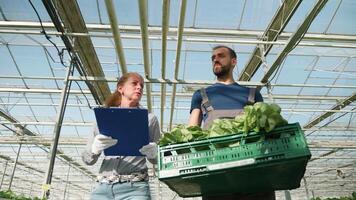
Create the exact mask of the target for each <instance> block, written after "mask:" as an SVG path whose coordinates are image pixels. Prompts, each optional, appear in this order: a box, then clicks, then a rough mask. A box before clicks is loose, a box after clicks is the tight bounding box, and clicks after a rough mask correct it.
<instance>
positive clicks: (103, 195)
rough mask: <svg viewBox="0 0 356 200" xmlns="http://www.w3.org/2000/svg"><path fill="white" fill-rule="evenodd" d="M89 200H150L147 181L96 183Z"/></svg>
mask: <svg viewBox="0 0 356 200" xmlns="http://www.w3.org/2000/svg"><path fill="white" fill-rule="evenodd" d="M90 199H91V200H151V195H150V188H149V185H148V182H147V181H140V182H133V183H130V182H124V183H114V184H108V183H96V185H95V186H94V189H93V191H92V193H91V195H90Z"/></svg>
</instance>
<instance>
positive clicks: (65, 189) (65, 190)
mask: <svg viewBox="0 0 356 200" xmlns="http://www.w3.org/2000/svg"><path fill="white" fill-rule="evenodd" d="M69 173H70V165H69V166H68V171H67V179H66V185H65V186H64V193H63V200H65V199H66V194H67V188H68V181H69ZM68 193H69V192H68Z"/></svg>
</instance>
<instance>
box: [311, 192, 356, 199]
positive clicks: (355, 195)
mask: <svg viewBox="0 0 356 200" xmlns="http://www.w3.org/2000/svg"><path fill="white" fill-rule="evenodd" d="M310 200H356V192H353V193H352V194H351V197H333V198H320V197H316V198H312V199H310Z"/></svg>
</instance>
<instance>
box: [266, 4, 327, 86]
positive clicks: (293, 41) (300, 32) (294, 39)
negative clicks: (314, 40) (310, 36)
mask: <svg viewBox="0 0 356 200" xmlns="http://www.w3.org/2000/svg"><path fill="white" fill-rule="evenodd" d="M326 3H327V0H319V1H318V2H317V3H315V5H314V7H313V9H312V10H311V11H310V12H309V14H308V15H307V16H306V18H305V19H304V21H303V23H302V24H301V25H300V26H299V27H298V29H297V31H296V32H295V33H294V34H293V35H292V36H291V37H290V39H289V40H288V43H287V44H286V45H285V47H284V49H283V50H282V51H281V52H280V53H279V55H278V56H277V58H276V60H275V61H274V62H273V64H272V65H271V66H270V67H269V68H268V70H267V72H266V73H265V74H264V76H263V78H262V79H261V82H262V83H267V82H268V79H269V78H270V77H271V75H272V74H273V73H274V72H275V70H276V69H277V68H278V67H279V66H280V65H281V63H282V62H283V60H284V59H285V58H286V57H287V55H288V53H289V52H290V51H292V50H293V49H294V48H295V47H296V46H297V45H298V43H299V42H300V41H301V40H302V38H303V37H304V34H305V33H306V32H307V31H308V28H309V27H310V25H311V23H312V21H313V20H314V19H315V17H316V16H317V15H318V13H319V12H320V11H321V10H322V9H323V7H324V6H325V4H326Z"/></svg>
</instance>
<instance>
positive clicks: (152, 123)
mask: <svg viewBox="0 0 356 200" xmlns="http://www.w3.org/2000/svg"><path fill="white" fill-rule="evenodd" d="M148 119H149V125H148V127H149V134H150V142H155V143H158V141H159V138H160V136H161V131H160V128H159V123H158V119H157V117H156V116H155V115H153V114H151V113H150V114H148Z"/></svg>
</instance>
